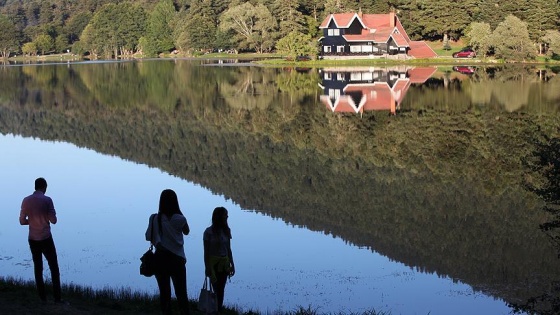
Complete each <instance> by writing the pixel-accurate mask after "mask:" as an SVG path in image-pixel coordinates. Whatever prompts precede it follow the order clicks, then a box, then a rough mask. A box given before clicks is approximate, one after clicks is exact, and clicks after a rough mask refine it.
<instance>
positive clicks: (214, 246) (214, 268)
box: [203, 207, 235, 312]
mask: <svg viewBox="0 0 560 315" xmlns="http://www.w3.org/2000/svg"><path fill="white" fill-rule="evenodd" d="M227 219H228V211H227V209H226V208H224V207H217V208H215V209H214V212H212V225H211V226H209V227H208V228H207V229H206V230H205V231H204V235H203V242H204V266H205V273H206V276H207V277H209V278H210V281H211V283H212V286H213V288H214V291H215V292H216V298H217V300H218V301H217V302H218V312H221V311H222V309H223V304H224V292H225V287H226V282H227V278H228V277H232V276H233V275H234V274H235V264H234V263H233V253H232V252H231V244H230V240H231V230H230V228H229V225H228V222H227Z"/></svg>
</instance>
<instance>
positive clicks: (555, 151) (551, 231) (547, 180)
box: [510, 138, 560, 315]
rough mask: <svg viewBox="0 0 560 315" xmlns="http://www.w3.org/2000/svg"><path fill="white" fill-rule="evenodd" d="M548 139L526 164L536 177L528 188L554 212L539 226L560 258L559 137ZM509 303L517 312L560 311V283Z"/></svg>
mask: <svg viewBox="0 0 560 315" xmlns="http://www.w3.org/2000/svg"><path fill="white" fill-rule="evenodd" d="M547 140H548V142H545V143H539V144H538V145H537V150H536V151H535V152H534V154H533V156H532V157H531V159H528V160H527V166H528V167H529V169H530V170H531V171H532V172H534V174H535V176H534V177H531V178H530V180H528V181H527V183H526V187H527V189H529V190H530V191H532V192H534V193H536V194H537V195H538V196H540V198H542V199H543V201H545V202H546V205H545V206H544V208H543V211H545V212H547V213H550V214H552V215H553V219H552V220H550V221H548V222H545V223H542V224H540V225H539V227H540V229H541V230H542V231H543V232H544V233H545V234H546V235H547V236H548V237H549V239H550V241H551V242H552V243H553V244H554V245H555V248H556V249H557V251H558V258H559V259H560V138H555V139H547ZM510 306H511V307H512V308H513V309H514V312H516V313H521V312H528V313H536V314H545V315H553V314H560V282H558V281H555V282H552V283H551V284H550V291H549V292H546V293H543V294H542V295H539V296H535V297H532V298H530V299H528V300H527V302H526V303H524V304H512V305H510Z"/></svg>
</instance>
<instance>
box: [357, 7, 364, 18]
mask: <svg viewBox="0 0 560 315" xmlns="http://www.w3.org/2000/svg"><path fill="white" fill-rule="evenodd" d="M363 16H364V14H363V13H362V8H360V10H359V11H358V17H359V18H360V20H361V19H362V18H363Z"/></svg>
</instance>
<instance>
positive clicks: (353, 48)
mask: <svg viewBox="0 0 560 315" xmlns="http://www.w3.org/2000/svg"><path fill="white" fill-rule="evenodd" d="M350 52H351V53H359V52H362V46H350Z"/></svg>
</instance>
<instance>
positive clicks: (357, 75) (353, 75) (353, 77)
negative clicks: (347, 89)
mask: <svg viewBox="0 0 560 315" xmlns="http://www.w3.org/2000/svg"><path fill="white" fill-rule="evenodd" d="M361 80H362V73H361V72H350V81H361Z"/></svg>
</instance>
